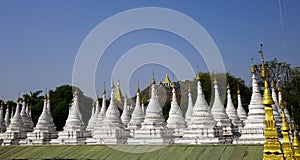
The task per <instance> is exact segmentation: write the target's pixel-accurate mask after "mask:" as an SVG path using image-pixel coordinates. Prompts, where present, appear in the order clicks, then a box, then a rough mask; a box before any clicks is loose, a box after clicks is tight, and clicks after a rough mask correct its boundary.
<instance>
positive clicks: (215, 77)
mask: <svg viewBox="0 0 300 160" xmlns="http://www.w3.org/2000/svg"><path fill="white" fill-rule="evenodd" d="M214 84H218V81H217V76H214Z"/></svg>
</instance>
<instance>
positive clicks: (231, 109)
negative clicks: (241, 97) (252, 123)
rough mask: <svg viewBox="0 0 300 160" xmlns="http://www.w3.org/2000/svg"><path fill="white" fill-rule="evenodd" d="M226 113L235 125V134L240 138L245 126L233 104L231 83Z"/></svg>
mask: <svg viewBox="0 0 300 160" xmlns="http://www.w3.org/2000/svg"><path fill="white" fill-rule="evenodd" d="M226 113H227V115H228V117H229V119H231V123H232V124H233V132H234V134H235V135H237V136H240V133H239V128H241V127H242V126H243V124H242V121H241V120H240V118H239V116H238V114H237V111H236V109H235V107H234V105H233V103H232V99H231V93H230V86H229V83H228V84H227V106H226Z"/></svg>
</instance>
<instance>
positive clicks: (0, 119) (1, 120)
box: [0, 100, 6, 133]
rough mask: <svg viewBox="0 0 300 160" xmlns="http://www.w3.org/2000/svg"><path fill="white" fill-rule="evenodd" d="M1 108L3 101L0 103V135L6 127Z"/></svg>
mask: <svg viewBox="0 0 300 160" xmlns="http://www.w3.org/2000/svg"><path fill="white" fill-rule="evenodd" d="M3 107H4V102H3V100H2V101H1V106H0V133H3V132H5V131H6V126H5V119H4V116H3V114H4V113H3Z"/></svg>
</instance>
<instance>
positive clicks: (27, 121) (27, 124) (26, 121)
mask: <svg viewBox="0 0 300 160" xmlns="http://www.w3.org/2000/svg"><path fill="white" fill-rule="evenodd" d="M26 108H27V104H26V98H25V97H24V99H23V103H22V110H21V113H20V115H21V118H22V120H23V126H24V129H25V131H26V132H32V131H33V123H32V119H31V118H30V117H29V116H28V114H27V112H26Z"/></svg>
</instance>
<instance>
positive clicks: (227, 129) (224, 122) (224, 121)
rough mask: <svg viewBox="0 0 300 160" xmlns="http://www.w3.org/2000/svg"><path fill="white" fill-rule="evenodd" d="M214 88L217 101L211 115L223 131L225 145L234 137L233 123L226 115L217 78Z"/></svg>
mask: <svg viewBox="0 0 300 160" xmlns="http://www.w3.org/2000/svg"><path fill="white" fill-rule="evenodd" d="M214 88H215V100H214V104H213V106H212V108H211V114H212V115H213V117H214V120H215V121H216V122H217V126H218V127H220V128H222V130H223V133H222V137H223V138H224V140H225V143H231V142H232V137H233V132H232V123H231V120H230V119H229V117H228V115H227V114H226V111H225V108H224V105H223V103H222V101H221V98H220V95H219V91H218V82H217V80H216V77H215V79H214Z"/></svg>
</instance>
